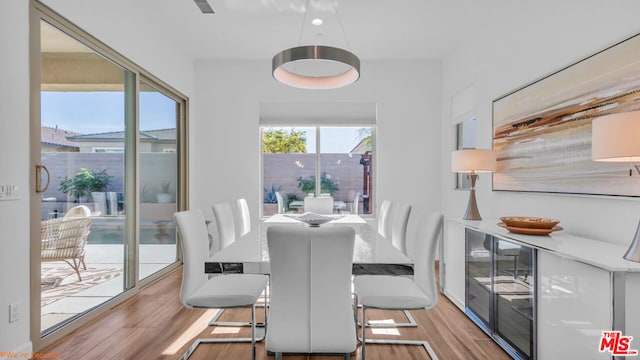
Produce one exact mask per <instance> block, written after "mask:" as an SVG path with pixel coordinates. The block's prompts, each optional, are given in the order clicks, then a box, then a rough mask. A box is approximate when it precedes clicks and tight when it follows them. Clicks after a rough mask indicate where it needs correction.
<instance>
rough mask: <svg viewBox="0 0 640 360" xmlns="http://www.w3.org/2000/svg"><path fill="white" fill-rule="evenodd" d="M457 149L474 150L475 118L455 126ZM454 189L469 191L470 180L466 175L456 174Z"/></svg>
mask: <svg viewBox="0 0 640 360" xmlns="http://www.w3.org/2000/svg"><path fill="white" fill-rule="evenodd" d="M456 133H457V149H458V150H462V149H475V148H476V118H475V117H471V118H468V119H466V120H464V121H461V122H459V123H458V124H457V125H456ZM456 179H457V180H456V189H470V188H471V180H470V179H469V177H468V176H467V174H458V175H457V178H456Z"/></svg>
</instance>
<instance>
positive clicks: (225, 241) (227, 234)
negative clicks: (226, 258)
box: [212, 203, 236, 250]
mask: <svg viewBox="0 0 640 360" xmlns="http://www.w3.org/2000/svg"><path fill="white" fill-rule="evenodd" d="M212 209H213V217H214V218H215V220H216V228H217V229H218V244H219V247H220V249H218V250H222V249H224V248H225V247H227V246H229V245H231V244H232V243H233V242H234V241H236V228H235V223H234V220H233V211H232V210H231V205H230V204H229V203H219V204H215V205H213V206H212Z"/></svg>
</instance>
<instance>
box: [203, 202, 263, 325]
mask: <svg viewBox="0 0 640 360" xmlns="http://www.w3.org/2000/svg"><path fill="white" fill-rule="evenodd" d="M243 202H244V204H242V203H243ZM235 205H236V207H237V209H236V212H235V213H234V211H233V209H232V208H231V204H229V203H219V204H215V205H213V207H212V208H213V215H214V217H215V220H216V227H217V229H218V242H217V244H218V246H219V248H218V249H216V251H212V253H216V252H218V251H220V250H222V249H223V248H225V247H227V246H229V245H231V244H232V243H233V242H235V241H236V239H237V237H239V236H242V235H244V233H242V232H243V231H245V229H244V227H245V226H247V225H248V226H249V229H248V230H246V231H247V232H249V230H251V225H250V223H249V222H250V221H251V220H250V219H249V214H248V212H249V209H248V207H247V204H246V200H245V199H239V200H238V201H237V202H236V204H235ZM243 208H246V209H243ZM244 213H246V215H245V214H244ZM234 214H240V215H235V218H237V221H236V219H235V218H234ZM245 216H246V219H247V220H246V222H245ZM237 222H242V224H243V228H242V229H241V230H240V232H236V223H237ZM245 224H246V225H245ZM216 276H226V275H225V274H223V275H211V276H210V277H216ZM266 303H267V299H266V296H265V300H264V304H266ZM264 304H260V305H261V306H266V305H264ZM222 314H224V309H219V310H218V312H217V313H216V314H215V315H214V316H213V318H212V319H211V320H210V321H209V325H211V326H232V327H247V326H251V325H252V324H251V323H249V322H240V321H219V319H220V317H221V316H222ZM259 325H262V324H259Z"/></svg>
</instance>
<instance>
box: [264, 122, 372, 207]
mask: <svg viewBox="0 0 640 360" xmlns="http://www.w3.org/2000/svg"><path fill="white" fill-rule="evenodd" d="M261 134H262V136H261V139H262V185H263V189H264V199H263V209H262V215H263V216H269V215H272V214H274V213H276V212H278V211H285V212H299V211H303V210H304V209H303V206H302V204H303V199H304V197H305V196H325V195H329V196H332V197H333V198H334V201H335V211H336V212H338V213H342V212H350V213H357V214H370V213H371V210H372V207H371V206H370V204H372V194H373V193H374V191H373V184H374V181H373V171H372V167H373V161H372V160H373V154H374V143H375V141H374V135H375V131H374V127H372V126H313V127H311V126H302V127H292V126H277V127H271V126H270V127H262V128H261ZM316 179H320V181H319V182H318V181H316ZM277 192H280V193H281V194H282V200H283V202H284V204H280V206H278V199H277V196H276V193H277Z"/></svg>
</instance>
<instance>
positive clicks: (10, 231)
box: [0, 0, 194, 352]
mask: <svg viewBox="0 0 640 360" xmlns="http://www.w3.org/2000/svg"><path fill="white" fill-rule="evenodd" d="M59 3H60V4H61V6H63V5H69V6H67V7H66V8H64V9H61V8H59V9H58V10H59V12H60V13H62V14H63V15H65V13H68V15H69V16H67V17H68V18H73V21H76V22H77V24H78V25H79V26H81V27H83V28H84V29H86V30H89V31H90V32H94V33H93V35H95V36H96V37H97V38H99V39H100V40H102V41H103V42H105V43H107V44H109V45H110V46H111V47H112V48H114V49H115V50H116V51H118V52H120V53H121V54H123V55H125V56H127V57H128V58H130V59H131V60H133V61H134V62H136V63H138V64H139V65H140V66H142V67H144V68H145V69H147V70H148V71H150V72H151V73H153V74H154V75H156V76H157V77H159V78H160V79H162V80H164V81H165V82H167V83H169V84H170V85H171V86H173V87H175V88H177V89H178V90H180V91H182V92H183V93H185V94H186V95H187V96H190V95H191V94H192V90H193V89H192V86H193V85H192V84H193V78H194V77H193V63H192V62H191V60H190V59H188V58H187V57H185V56H183V55H181V54H176V53H175V51H173V49H172V47H171V46H166V44H163V43H162V41H158V40H157V39H156V40H154V42H152V43H150V42H146V41H142V40H141V38H139V37H136V36H131V32H132V31H133V29H135V28H136V26H138V27H142V28H147V27H145V26H144V24H143V23H142V24H141V21H142V22H144V17H141V18H139V19H136V18H131V21H130V22H129V23H128V24H129V26H125V24H124V22H121V23H119V24H118V25H119V26H118V27H114V22H113V19H118V17H117V14H114V16H107V15H106V14H105V12H102V13H101V14H102V15H105V16H103V17H100V16H96V15H95V14H96V13H98V12H97V11H96V12H94V11H95V10H96V9H95V8H94V6H97V5H98V3H96V2H92V5H87V6H89V8H82V7H77V8H74V6H73V5H71V4H67V3H65V2H59ZM69 3H70V2H69ZM82 3H84V2H82ZM77 4H78V2H74V5H77ZM105 6H106V5H105ZM81 8H82V9H81ZM80 10H84V12H83V11H80ZM105 11H106V10H105ZM92 14H93V15H92ZM114 29H118V31H115V30H114ZM137 33H139V32H137ZM0 34H2V36H0V49H2V59H1V60H0V61H1V65H2V66H0V79H2V81H0V125H1V126H2V129H3V130H2V131H0V184H2V185H5V184H14V185H18V187H19V192H20V199H19V200H17V201H0V256H2V261H0V289H2V290H0V351H17V352H28V351H29V350H30V349H31V343H30V339H29V321H30V320H29V236H30V234H29V213H30V209H29V196H30V191H31V190H32V186H31V184H30V183H29V172H30V166H29V153H30V147H29V146H30V144H29V116H30V114H29V2H28V1H25V0H3V1H0ZM167 42H168V43H171V42H170V39H167ZM14 302H19V303H20V304H21V305H22V311H21V312H22V317H21V319H20V320H19V321H17V322H14V323H11V324H10V323H9V304H11V303H14Z"/></svg>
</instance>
